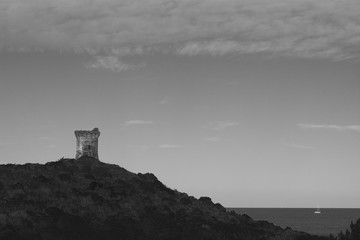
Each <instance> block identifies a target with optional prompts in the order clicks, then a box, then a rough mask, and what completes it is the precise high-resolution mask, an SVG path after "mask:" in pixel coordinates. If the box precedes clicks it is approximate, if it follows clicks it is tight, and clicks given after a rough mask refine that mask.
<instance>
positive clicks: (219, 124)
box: [204, 121, 240, 130]
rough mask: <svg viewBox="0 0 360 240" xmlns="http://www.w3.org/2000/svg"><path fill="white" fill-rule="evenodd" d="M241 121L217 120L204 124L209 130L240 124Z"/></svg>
mask: <svg viewBox="0 0 360 240" xmlns="http://www.w3.org/2000/svg"><path fill="white" fill-rule="evenodd" d="M238 125H240V123H238V122H231V121H217V122H209V123H208V124H206V125H205V126H204V128H205V129H209V130H224V129H226V128H229V127H234V126H238Z"/></svg>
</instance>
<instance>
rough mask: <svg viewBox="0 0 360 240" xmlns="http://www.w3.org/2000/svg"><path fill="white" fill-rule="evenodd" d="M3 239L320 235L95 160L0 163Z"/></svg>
mask: <svg viewBox="0 0 360 240" xmlns="http://www.w3.org/2000/svg"><path fill="white" fill-rule="evenodd" d="M0 239H9V240H10V239H13V240H20V239H21V240H23V239H24V240H82V239H86V240H97V239H99V240H100V239H101V240H115V239H116V240H119V239H121V240H127V239H129V240H130V239H131V240H136V239H139V240H140V239H144V240H152V239H156V240H162V239H163V240H165V239H174V240H177V239H179V240H180V239H181V240H185V239H186V240H192V239H194V240H195V239H196V240H201V239H209V240H210V239H214V240H215V239H217V240H222V239H224V240H225V239H244V240H245V239H246V240H252V239H254V240H255V239H259V240H260V239H276V240H280V239H289V240H291V239H320V238H317V237H315V236H310V235H309V234H306V233H300V232H295V231H292V230H291V229H282V228H280V227H278V226H275V225H273V224H271V223H268V222H265V221H260V222H259V221H254V220H252V219H251V218H250V217H248V216H246V215H239V214H236V213H235V212H228V211H226V209H225V208H224V207H223V206H221V205H220V204H218V203H217V204H214V203H213V202H212V201H211V199H210V198H208V197H201V198H200V199H196V198H194V197H191V196H188V195H187V194H185V193H180V192H178V191H176V190H172V189H170V188H168V187H166V186H165V185H163V184H162V183H161V182H160V181H159V180H158V179H157V178H156V177H155V176H154V175H153V174H151V173H146V174H140V173H139V174H134V173H131V172H129V171H127V170H125V169H124V168H121V167H119V166H117V165H113V164H106V163H103V162H100V161H99V160H97V159H95V158H90V157H81V158H79V159H77V160H75V159H61V160H59V161H56V162H49V163H46V164H44V165H42V164H24V165H14V164H8V165H0Z"/></svg>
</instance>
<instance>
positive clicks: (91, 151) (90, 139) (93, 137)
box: [75, 128, 100, 159]
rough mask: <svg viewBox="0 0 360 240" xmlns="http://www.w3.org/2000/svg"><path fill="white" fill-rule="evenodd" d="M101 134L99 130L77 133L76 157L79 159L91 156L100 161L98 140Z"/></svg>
mask: <svg viewBox="0 0 360 240" xmlns="http://www.w3.org/2000/svg"><path fill="white" fill-rule="evenodd" d="M99 136H100V132H99V129H98V128H94V129H93V130H91V131H84V130H80V131H75V137H76V156H75V158H76V159H78V158H80V157H82V156H89V157H93V158H96V159H99V155H98V139H99Z"/></svg>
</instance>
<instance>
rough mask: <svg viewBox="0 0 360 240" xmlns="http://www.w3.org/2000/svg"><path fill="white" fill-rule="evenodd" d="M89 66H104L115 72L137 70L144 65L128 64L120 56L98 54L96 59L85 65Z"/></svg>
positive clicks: (96, 67)
mask: <svg viewBox="0 0 360 240" xmlns="http://www.w3.org/2000/svg"><path fill="white" fill-rule="evenodd" d="M85 66H86V67H87V68H95V69H98V68H100V69H101V68H103V69H108V70H111V71H114V72H121V71H127V70H135V69H137V68H140V67H142V66H143V64H141V65H134V64H128V63H125V62H123V61H121V60H120V59H119V57H116V56H96V57H95V61H94V62H93V63H90V64H86V65H85Z"/></svg>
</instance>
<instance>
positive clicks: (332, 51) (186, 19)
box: [0, 0, 360, 208]
mask: <svg viewBox="0 0 360 240" xmlns="http://www.w3.org/2000/svg"><path fill="white" fill-rule="evenodd" d="M359 11H360V3H359V2H358V1H352V0H349V1H336V0H333V1H325V0H318V1H309V0H308V1H303V0H302V1H300V0H294V1H285V0H272V1H264V0H252V1H247V0H241V1H235V0H227V1H212V0H208V1H197V0H195V1H186V0H185V1H176V0H174V1H160V0H151V1H141V0H136V1H133V0H132V1H126V0H122V1H115V0H106V1H104V0H103V1H88V0H79V1H76V2H74V1H70V0H63V1H48V0H47V1H45V0H36V1H31V3H30V2H29V1H25V0H16V1H10V0H9V1H8V0H2V1H0V49H1V52H0V113H1V124H0V152H1V159H0V162H1V163H25V162H40V163H44V162H47V161H55V160H57V159H59V158H61V157H63V156H64V157H74V156H75V136H74V133H73V131H74V130H80V129H88V130H91V129H93V128H94V127H98V128H99V130H100V132H101V136H100V139H99V148H100V149H99V156H100V160H102V161H104V162H110V163H115V164H119V165H120V166H122V167H125V168H126V169H128V170H130V171H133V172H153V173H154V174H155V175H156V176H158V178H159V179H160V180H161V181H162V182H163V183H165V184H166V185H167V186H169V187H171V188H176V189H178V190H179V191H183V192H187V193H189V194H191V195H195V196H196V197H199V196H204V195H205V196H210V197H211V198H212V199H213V200H214V201H215V202H220V203H221V204H223V205H224V206H227V207H315V206H316V205H317V204H320V206H321V207H357V208H359V207H360V205H359V203H360V192H359V191H358V190H357V189H358V183H359V182H360V176H359V174H358V169H359V168H360V162H359V161H360V150H359V143H360V111H359V103H360V70H359V59H360V52H359V50H358V49H359V47H360V17H358V13H359Z"/></svg>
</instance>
